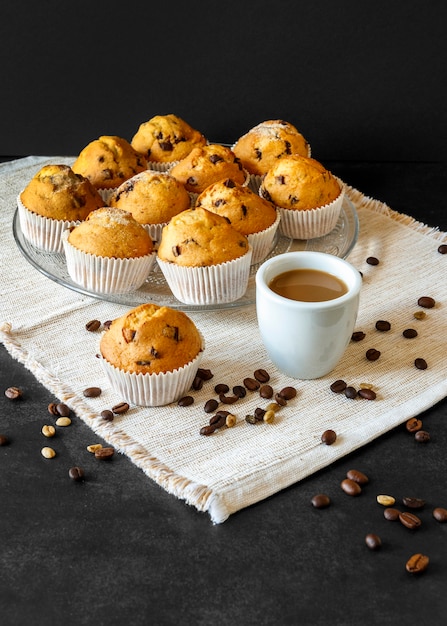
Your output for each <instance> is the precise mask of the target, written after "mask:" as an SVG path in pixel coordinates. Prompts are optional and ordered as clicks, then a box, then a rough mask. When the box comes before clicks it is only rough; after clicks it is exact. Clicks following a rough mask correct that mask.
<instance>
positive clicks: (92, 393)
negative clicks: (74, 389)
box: [82, 387, 102, 398]
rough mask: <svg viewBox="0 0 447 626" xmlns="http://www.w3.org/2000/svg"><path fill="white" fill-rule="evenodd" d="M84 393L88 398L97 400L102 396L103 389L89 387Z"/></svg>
mask: <svg viewBox="0 0 447 626" xmlns="http://www.w3.org/2000/svg"><path fill="white" fill-rule="evenodd" d="M82 393H83V394H84V396H85V397H86V398H97V397H98V396H100V395H101V393H102V389H101V388H100V387H87V389H84V391H83V392H82Z"/></svg>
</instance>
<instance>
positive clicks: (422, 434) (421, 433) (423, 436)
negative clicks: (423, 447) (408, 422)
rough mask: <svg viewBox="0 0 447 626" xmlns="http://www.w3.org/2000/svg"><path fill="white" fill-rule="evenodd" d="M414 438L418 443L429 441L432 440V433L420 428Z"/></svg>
mask: <svg viewBox="0 0 447 626" xmlns="http://www.w3.org/2000/svg"><path fill="white" fill-rule="evenodd" d="M414 438H415V440H416V441H417V442H418V443H428V442H429V441H430V433H428V432H427V431H426V430H418V431H417V432H416V433H414Z"/></svg>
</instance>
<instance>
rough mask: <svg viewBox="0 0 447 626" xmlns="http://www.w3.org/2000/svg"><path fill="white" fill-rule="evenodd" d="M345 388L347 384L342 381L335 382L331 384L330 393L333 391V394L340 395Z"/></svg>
mask: <svg viewBox="0 0 447 626" xmlns="http://www.w3.org/2000/svg"><path fill="white" fill-rule="evenodd" d="M346 387H347V384H346V383H345V381H344V380H341V379H340V380H335V381H334V382H333V383H332V384H331V387H330V389H331V391H333V392H334V393H342V392H343V391H344V390H345V389H346Z"/></svg>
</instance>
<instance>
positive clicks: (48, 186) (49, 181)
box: [20, 165, 104, 222]
mask: <svg viewBox="0 0 447 626" xmlns="http://www.w3.org/2000/svg"><path fill="white" fill-rule="evenodd" d="M20 199H21V201H22V204H23V205H24V206H25V207H26V208H27V209H29V210H30V211H32V212H33V213H37V214H38V215H42V216H43V217H48V218H50V219H54V220H67V221H69V222H71V221H73V222H76V221H82V220H85V218H86V217H87V215H88V214H89V213H90V212H91V211H94V210H95V209H99V208H100V207H102V206H103V205H104V201H103V199H102V198H101V196H100V195H99V193H98V191H97V190H96V189H95V188H94V187H93V185H92V184H91V183H90V181H89V180H88V179H87V178H84V176H82V175H81V174H76V173H75V172H73V170H72V169H71V167H69V166H68V165H45V166H44V167H43V168H42V169H41V170H39V171H38V172H37V173H36V174H35V175H34V176H33V178H32V179H31V180H30V182H29V183H28V185H27V186H26V187H25V189H24V190H23V191H22V193H21V195H20Z"/></svg>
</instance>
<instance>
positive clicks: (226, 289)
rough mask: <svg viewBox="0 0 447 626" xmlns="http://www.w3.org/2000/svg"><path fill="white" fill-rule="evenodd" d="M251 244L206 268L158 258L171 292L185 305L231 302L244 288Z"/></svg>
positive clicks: (248, 274) (246, 280) (250, 254)
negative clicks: (236, 253) (240, 252)
mask: <svg viewBox="0 0 447 626" xmlns="http://www.w3.org/2000/svg"><path fill="white" fill-rule="evenodd" d="M251 257H252V247H251V246H249V249H248V252H246V254H244V255H243V256H241V257H239V258H238V259H234V260H233V261H227V262H226V263H219V264H218V265H209V266H206V267H183V266H181V265H176V264H175V263H171V262H169V261H162V260H161V259H160V258H158V259H157V262H158V265H159V267H160V269H161V271H162V272H163V275H164V277H165V279H166V282H167V283H168V285H169V287H170V289H171V291H172V293H173V294H174V296H175V297H176V298H177V300H179V301H180V302H183V303H184V304H198V305H209V304H219V303H224V302H234V301H235V300H238V299H239V298H241V297H242V296H243V295H244V293H245V292H246V290H247V285H248V279H249V276H250V264H251Z"/></svg>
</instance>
